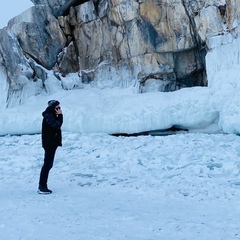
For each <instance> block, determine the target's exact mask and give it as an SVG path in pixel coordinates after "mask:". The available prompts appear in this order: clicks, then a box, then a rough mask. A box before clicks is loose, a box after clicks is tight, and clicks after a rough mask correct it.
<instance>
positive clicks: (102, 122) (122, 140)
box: [0, 39, 240, 240]
mask: <svg viewBox="0 0 240 240" xmlns="http://www.w3.org/2000/svg"><path fill="white" fill-rule="evenodd" d="M219 42H223V41H222V40H221V41H218V42H217V43H216V45H214V41H211V51H210V52H209V54H208V56H207V67H208V74H209V87H205V88H201V87H196V88H191V89H182V90H179V91H176V92H173V93H156V92H154V93H144V94H136V93H135V90H136V89H134V87H132V88H131V87H128V88H125V89H120V88H113V89H110V88H104V89H101V90H100V89H94V88H87V87H83V88H82V89H78V90H68V91H63V90H62V91H57V92H54V90H55V87H54V85H55V84H56V82H55V83H51V79H48V80H47V82H46V83H47V84H48V89H50V90H49V92H52V94H51V95H48V94H39V95H38V96H35V97H31V98H29V99H28V101H27V102H26V103H25V104H23V105H21V106H18V107H12V108H8V109H4V108H3V109H2V108H1V111H0V135H2V137H0V182H1V193H0V239H1V240H20V239H21V240H46V239H51V240H59V239H64V240H65V239H67V240H79V239H88V240H122V239H128V240H160V239H164V240H165V239H167V240H176V239H179V240H180V239H181V240H182V239H186V240H193V239H194V240H203V239H211V240H220V239H222V240H234V239H240V223H239V214H240V205H239V199H240V191H239V190H240V178H239V173H240V139H239V136H238V135H237V134H239V133H240V120H239V119H240V98H239V87H240V85H239V78H240V77H239V76H240V74H239V73H240V65H239V56H240V54H239V47H238V46H239V39H232V40H231V41H229V43H228V45H221V44H220V45H219ZM231 56H232V57H231ZM229 61H230V62H229ZM71 79H73V76H71ZM72 81H73V80H72ZM74 81H75V80H74ZM1 82H2V81H1ZM66 84H67V83H66ZM57 86H58V85H57ZM66 86H67V85H66ZM3 93H4V91H3ZM1 94H2V93H1ZM4 94H5V93H4ZM50 99H58V100H59V101H60V102H61V107H62V110H63V114H64V124H63V127H62V129H63V147H61V148H58V150H57V153H56V157H55V163H54V167H53V169H52V170H51V172H50V177H49V188H50V189H52V190H53V194H51V195H48V196H41V195H38V194H37V187H38V179H39V173H40V169H41V166H42V163H43V154H44V152H43V149H42V148H41V135H40V131H41V121H42V116H41V113H42V111H43V110H44V109H45V107H46V105H47V101H48V100H50ZM1 104H2V100H1ZM171 126H176V127H182V128H187V129H189V133H178V134H175V135H169V136H138V137H114V136H110V135H108V134H107V133H119V132H121V133H136V132H142V131H149V130H157V129H166V128H169V127H171ZM213 133H214V134H213ZM12 134H13V135H12ZM18 134H19V136H17V135H18Z"/></svg>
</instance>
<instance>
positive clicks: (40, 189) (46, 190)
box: [38, 185, 52, 194]
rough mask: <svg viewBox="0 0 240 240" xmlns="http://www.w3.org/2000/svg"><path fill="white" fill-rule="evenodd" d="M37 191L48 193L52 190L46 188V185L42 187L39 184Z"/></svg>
mask: <svg viewBox="0 0 240 240" xmlns="http://www.w3.org/2000/svg"><path fill="white" fill-rule="evenodd" d="M38 193H39V194H50V193H52V191H51V190H50V189H48V187H47V186H45V187H42V186H40V185H39V188H38Z"/></svg>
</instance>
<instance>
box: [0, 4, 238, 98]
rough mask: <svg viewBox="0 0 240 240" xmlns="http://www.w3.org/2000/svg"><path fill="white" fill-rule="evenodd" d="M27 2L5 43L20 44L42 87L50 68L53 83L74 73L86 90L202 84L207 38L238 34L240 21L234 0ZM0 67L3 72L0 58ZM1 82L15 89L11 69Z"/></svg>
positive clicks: (158, 88)
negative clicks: (25, 8) (27, 5)
mask: <svg viewBox="0 0 240 240" xmlns="http://www.w3.org/2000/svg"><path fill="white" fill-rule="evenodd" d="M31 1H32V2H33V3H34V4H35V6H34V7H32V8H30V9H29V10H27V11H25V12H24V13H22V14H21V15H19V16H17V17H15V18H13V19H12V20H10V21H9V23H8V26H7V27H6V28H5V32H6V31H7V32H10V33H12V34H13V35H14V36H15V41H16V42H14V41H13V42H12V43H10V45H11V44H12V45H13V44H15V45H18V44H19V45H18V46H19V55H20V56H22V55H23V54H24V56H25V57H26V59H25V60H24V61H25V62H24V64H26V66H28V67H29V66H30V67H31V68H30V69H31V71H32V76H34V77H35V79H36V78H37V79H38V80H40V81H42V82H43V83H44V81H45V80H46V79H47V78H48V74H47V72H48V70H50V71H51V70H53V71H54V73H55V76H56V77H57V78H58V79H59V81H61V79H62V78H64V77H65V76H66V75H68V74H69V73H78V75H79V81H81V82H82V83H85V84H91V85H92V86H95V87H114V86H120V87H128V86H130V85H132V84H135V85H137V86H138V91H139V92H140V93H141V92H147V91H174V90H176V89H179V88H183V87H191V86H206V85H207V76H206V70H205V55H206V53H207V51H208V47H209V46H208V40H209V39H210V38H211V37H213V36H216V35H220V34H225V33H232V34H236V33H237V30H236V29H237V27H238V26H239V22H240V1H239V0H206V1H202V0H195V1H188V0H168V1H167V0H89V1H87V0H85V1H84V0H82V1H80V0H71V1H69V0H31ZM0 34H1V35H4V34H6V33H3V31H1V32H0ZM2 37H3V36H1V38H2ZM10 45H9V46H8V47H6V48H5V47H4V46H3V43H2V41H1V43H0V49H2V53H1V52H0V53H1V54H2V55H4V54H8V51H11V50H10V49H11V46H10ZM21 49H22V52H21ZM10 62H11V61H10ZM12 64H13V65H14V61H13V63H12ZM0 66H1V69H2V71H3V72H4V73H6V72H7V69H6V67H4V66H5V65H4V64H2V60H1V62H0ZM8 67H9V68H11V63H9V66H8ZM31 71H30V72H31ZM30 75H31V74H30ZM26 77H27V79H28V80H30V81H32V80H31V79H30V78H29V74H28V76H26ZM7 79H8V80H7V81H8V83H10V85H9V89H13V85H14V84H12V83H13V82H14V83H16V84H17V85H18V83H17V81H18V80H16V79H17V77H16V72H15V71H13V73H12V74H10V73H8V74H7ZM32 79H34V78H33V77H32ZM43 85H44V84H43ZM20 88H21V87H20ZM8 100H9V97H8ZM8 100H6V101H8Z"/></svg>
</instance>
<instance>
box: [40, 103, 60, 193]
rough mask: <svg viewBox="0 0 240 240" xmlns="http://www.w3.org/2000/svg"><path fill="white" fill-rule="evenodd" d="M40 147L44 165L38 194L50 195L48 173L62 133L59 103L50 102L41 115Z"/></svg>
mask: <svg viewBox="0 0 240 240" xmlns="http://www.w3.org/2000/svg"><path fill="white" fill-rule="evenodd" d="M42 116H43V120H42V147H43V148H44V151H45V154H44V163H43V166H42V169H41V172H40V179H39V188H38V193H39V194H50V193H52V191H51V190H49V189H48V186H47V181H48V175H49V171H50V169H51V168H52V166H53V161H54V156H55V152H56V150H57V147H58V146H62V131H61V126H62V123H63V114H62V110H61V107H60V102H59V101H57V100H50V101H49V102H48V107H47V108H46V110H45V111H44V112H43V113H42Z"/></svg>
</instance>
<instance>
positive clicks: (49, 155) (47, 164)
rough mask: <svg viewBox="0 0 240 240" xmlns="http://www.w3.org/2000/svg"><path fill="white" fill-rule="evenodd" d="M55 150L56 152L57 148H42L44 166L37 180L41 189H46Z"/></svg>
mask: <svg viewBox="0 0 240 240" xmlns="http://www.w3.org/2000/svg"><path fill="white" fill-rule="evenodd" d="M56 150H57V147H53V148H44V151H45V154H44V164H43V166H42V169H41V173H40V179H39V186H41V187H47V181H48V175H49V171H50V169H51V168H52V166H53V161H54V156H55V152H56Z"/></svg>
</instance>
